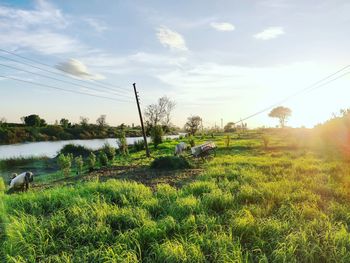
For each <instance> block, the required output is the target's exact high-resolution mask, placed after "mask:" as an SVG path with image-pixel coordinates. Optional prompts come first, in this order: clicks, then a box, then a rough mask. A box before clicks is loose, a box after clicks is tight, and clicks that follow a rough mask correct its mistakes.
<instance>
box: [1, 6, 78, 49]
mask: <svg viewBox="0 0 350 263" xmlns="http://www.w3.org/2000/svg"><path fill="white" fill-rule="evenodd" d="M69 24H70V21H69V20H68V19H67V17H65V16H64V15H63V14H62V12H61V10H60V9H57V8H56V7H55V6H53V5H51V4H50V3H48V2H46V1H44V0H38V1H36V5H35V8H34V9H28V10H26V9H18V8H12V7H7V6H2V5H0V35H2V36H6V37H3V38H2V39H1V44H2V45H3V47H4V48H7V49H11V50H14V49H17V48H30V49H33V50H36V51H39V52H41V53H44V54H62V53H68V52H77V51H80V50H82V49H83V48H84V45H83V44H81V43H80V42H79V41H78V40H77V39H75V38H72V37H70V36H68V35H67V34H66V33H62V30H63V29H64V30H65V29H66V27H67V26H68V25H69Z"/></svg>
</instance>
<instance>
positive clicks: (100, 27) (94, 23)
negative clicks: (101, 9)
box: [84, 18, 108, 33]
mask: <svg viewBox="0 0 350 263" xmlns="http://www.w3.org/2000/svg"><path fill="white" fill-rule="evenodd" d="M84 20H85V21H86V22H87V23H88V24H89V25H90V26H91V27H92V28H93V29H95V30H96V31H97V32H99V33H102V32H103V31H106V30H107V29H108V26H107V25H106V23H104V22H103V21H101V20H98V19H95V18H85V19H84Z"/></svg>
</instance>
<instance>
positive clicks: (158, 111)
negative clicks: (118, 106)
mask: <svg viewBox="0 0 350 263" xmlns="http://www.w3.org/2000/svg"><path fill="white" fill-rule="evenodd" d="M175 105H176V104H175V102H174V101H172V100H170V99H169V98H168V97H166V96H163V97H161V98H159V99H158V103H156V104H150V105H148V106H147V107H146V109H145V111H144V114H145V117H146V118H147V122H148V123H149V124H150V125H151V126H153V127H154V126H157V125H159V124H164V125H170V122H171V113H172V111H173V110H174V108H175Z"/></svg>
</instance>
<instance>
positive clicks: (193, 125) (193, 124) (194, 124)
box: [185, 116, 202, 135]
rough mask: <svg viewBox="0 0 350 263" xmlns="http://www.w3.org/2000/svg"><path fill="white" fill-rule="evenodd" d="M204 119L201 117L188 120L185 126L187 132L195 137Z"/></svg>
mask: <svg viewBox="0 0 350 263" xmlns="http://www.w3.org/2000/svg"><path fill="white" fill-rule="evenodd" d="M201 123H202V118H201V117H199V116H190V117H188V118H187V122H186V124H185V130H186V131H187V132H189V133H190V134H191V135H195V134H196V132H197V131H198V129H199V127H200V126H201Z"/></svg>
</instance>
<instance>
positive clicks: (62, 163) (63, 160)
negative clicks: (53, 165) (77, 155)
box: [57, 153, 73, 177]
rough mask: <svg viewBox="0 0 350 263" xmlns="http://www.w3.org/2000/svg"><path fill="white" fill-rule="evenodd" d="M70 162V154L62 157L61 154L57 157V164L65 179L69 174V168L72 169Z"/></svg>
mask: <svg viewBox="0 0 350 263" xmlns="http://www.w3.org/2000/svg"><path fill="white" fill-rule="evenodd" d="M72 160H73V155H72V154H67V155H64V154H63V153H61V154H60V155H59V156H58V159H57V163H58V165H59V167H60V169H61V171H62V173H63V174H64V176H65V177H67V176H69V174H70V171H71V167H72Z"/></svg>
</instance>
